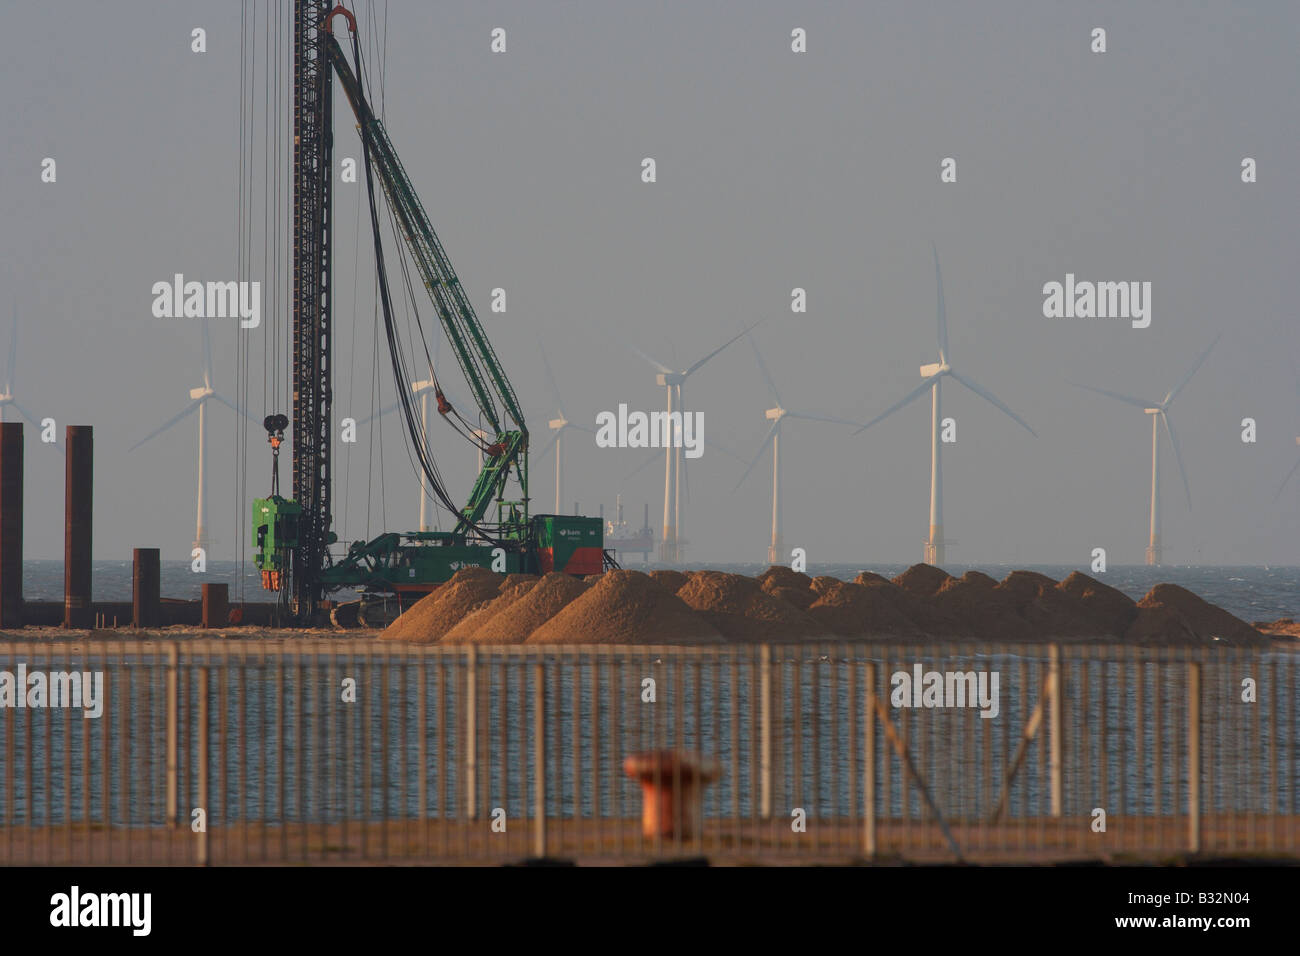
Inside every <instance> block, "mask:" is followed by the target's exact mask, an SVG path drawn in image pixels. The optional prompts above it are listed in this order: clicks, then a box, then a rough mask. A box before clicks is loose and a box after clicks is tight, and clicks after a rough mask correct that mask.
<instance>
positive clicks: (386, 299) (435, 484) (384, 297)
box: [327, 21, 507, 545]
mask: <svg viewBox="0 0 1300 956" xmlns="http://www.w3.org/2000/svg"><path fill="white" fill-rule="evenodd" d="M327 24H328V21H327ZM349 25H350V26H353V25H352V24H351V23H350V24H349ZM350 32H351V39H352V59H353V62H354V63H355V64H356V70H355V72H356V81H357V92H358V98H359V99H360V100H361V101H362V102H364V101H365V87H364V85H363V83H364V80H363V79H362V76H363V66H362V59H361V47H360V43H359V42H358V40H357V33H356V29H355V26H353V28H352V29H351V31H350ZM360 126H361V136H362V146H363V156H364V158H365V167H366V195H367V199H368V201H369V206H370V228H371V232H372V234H373V236H374V243H375V271H376V273H377V275H378V278H379V294H380V302H381V304H382V305H383V310H384V332H385V336H386V338H387V340H388V351H389V356H390V358H391V361H392V366H393V374H394V376H395V377H396V379H397V384H398V388H397V393H398V396H399V398H400V401H401V405H402V412H403V415H404V417H405V418H406V424H407V431H408V433H409V434H410V435H411V438H412V441H413V444H414V445H415V450H416V456H417V457H418V458H419V461H420V467H421V468H422V469H423V470H424V473H425V477H426V478H427V479H428V481H429V485H430V488H431V489H432V490H433V493H434V495H435V497H437V499H438V500H439V501H440V502H441V503H442V505H443V506H444V507H446V508H447V509H448V510H449V511H450V512H451V513H452V514H455V515H457V517H458V518H459V519H460V520H462V521H465V522H466V524H468V525H469V526H470V527H471V528H472V529H473V530H474V531H475V532H477V533H478V534H479V535H480V536H481V537H483V538H484V539H485V540H487V541H488V542H490V543H492V544H497V545H506V544H507V542H506V541H504V540H503V539H501V538H500V537H498V536H497V535H495V534H493V533H492V532H490V531H489V530H488V529H487V528H486V527H485V526H483V525H481V524H478V523H476V522H472V521H469V519H468V518H467V517H466V516H465V514H464V512H462V511H461V510H460V509H459V508H457V507H456V504H455V502H454V501H452V499H451V496H450V495H449V494H448V492H447V489H446V486H445V484H444V482H443V480H442V476H441V475H440V474H439V472H438V469H437V466H436V465H435V464H434V462H433V457H432V455H431V454H430V452H429V447H428V442H427V440H426V436H425V435H424V434H423V433H422V429H421V428H420V427H418V425H417V424H416V423H417V420H418V419H417V415H416V411H415V408H414V406H413V403H412V401H411V397H410V395H409V394H408V393H407V389H406V388H403V387H402V385H403V383H405V382H406V381H408V380H409V378H410V375H409V373H408V372H407V369H406V362H405V359H404V357H403V355H402V350H401V347H400V343H399V342H398V338H397V328H396V324H395V323H394V321H393V308H392V298H391V293H390V291H389V287H388V272H387V268H386V266H385V264H384V249H383V240H382V234H381V230H380V228H379V213H378V210H377V208H376V204H375V189H374V172H373V169H372V163H371V151H372V147H371V144H370V132H369V130H368V129H367V128H366V126H365V124H360ZM399 259H400V257H399ZM402 265H403V268H404V269H405V263H404V262H403V263H402ZM406 280H407V284H408V287H409V282H410V277H409V275H407V277H406ZM417 323H418V313H417ZM420 338H421V344H422V345H424V351H425V357H426V359H428V364H429V368H430V372H431V373H432V367H433V361H432V358H431V357H430V356H429V354H428V344H427V342H425V340H424V336H423V328H421V336H420ZM435 394H436V395H437V397H438V411H439V412H440V413H442V414H443V415H444V416H445V415H446V411H444V407H445V408H447V409H448V410H450V409H451V406H450V404H449V403H448V402H447V400H446V398H445V396H444V395H443V394H442V389H441V388H440V387H439V388H437V390H436V393H435ZM457 417H458V418H459V417H460V416H459V413H457ZM462 421H463V419H462Z"/></svg>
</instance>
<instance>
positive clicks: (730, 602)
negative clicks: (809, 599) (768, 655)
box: [677, 571, 825, 641]
mask: <svg viewBox="0 0 1300 956" xmlns="http://www.w3.org/2000/svg"><path fill="white" fill-rule="evenodd" d="M677 596H678V597H679V598H681V599H682V601H684V602H685V603H686V604H687V606H689V607H691V608H694V609H695V610H696V611H697V612H698V613H699V614H700V615H701V616H703V617H704V619H705V620H706V621H708V622H709V623H710V624H712V625H713V626H714V627H715V628H717V630H718V631H719V632H720V633H721V634H722V635H723V636H724V637H726V638H728V639H729V640H735V641H790V640H799V639H800V638H803V637H810V636H813V635H815V634H819V633H824V631H825V629H824V628H820V627H818V624H817V622H816V621H815V620H813V619H812V618H811V617H809V616H808V615H807V614H805V613H804V612H803V611H800V610H799V609H798V608H797V607H793V606H791V605H790V604H787V603H786V602H785V601H782V600H779V599H778V598H776V597H773V596H772V595H771V594H769V593H768V592H766V591H764V590H763V588H762V586H761V585H760V584H759V582H758V581H757V580H755V579H754V578H751V577H746V576H745V575H743V574H724V573H723V572H721V571H697V572H695V573H694V574H692V575H691V577H690V579H689V580H688V581H687V582H686V584H685V585H683V586H682V588H681V590H680V591H678V592H677Z"/></svg>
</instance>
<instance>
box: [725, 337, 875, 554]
mask: <svg viewBox="0 0 1300 956" xmlns="http://www.w3.org/2000/svg"><path fill="white" fill-rule="evenodd" d="M749 344H750V345H752V346H753V347H754V358H755V359H756V360H757V361H758V368H759V371H761V372H762V373H763V378H764V379H765V380H766V381H767V387H768V390H769V391H770V392H771V393H772V398H773V399H774V400H775V401H776V407H774V408H769V409H767V410H766V411H764V413H763V414H764V415H766V416H767V419H768V421H770V422H771V423H772V426H771V427H770V428H769V429H768V430H767V436H766V437H765V438H764V439H763V443H762V444H761V445H759V446H758V451H757V452H755V453H754V457H753V459H752V460H751V461H750V463H749V467H748V468H746V469H745V473H744V474H743V475H741V476H740V481H738V482H736V487H737V488H739V487H740V486H741V484H742V483H743V482H744V480H745V479H746V478H747V477H748V476H749V473H750V472H751V471H753V470H754V465H756V464H757V463H758V459H759V457H760V456H761V455H762V454H763V449H765V448H766V447H767V445H768V443H769V442H771V444H772V543H771V544H770V545H768V548H767V563H768V564H778V563H780V562H782V561H784V560H785V543H784V541H783V538H782V525H781V423H782V422H784V421H785V420H786V419H787V418H802V419H804V420H806V421H810V422H830V423H831V424H834V425H860V424H861V422H850V421H846V420H845V419H842V418H827V417H825V416H823V415H810V414H808V413H806V412H797V411H792V410H791V409H788V408H786V407H784V404H783V403H782V401H781V394H780V392H778V391H777V389H776V382H774V381H773V380H772V374H771V372H769V371H768V369H767V363H765V362H764V361H763V356H762V355H761V354H760V353H759V351H758V343H756V342H755V341H754V337H753V336H752V335H751V336H750V337H749Z"/></svg>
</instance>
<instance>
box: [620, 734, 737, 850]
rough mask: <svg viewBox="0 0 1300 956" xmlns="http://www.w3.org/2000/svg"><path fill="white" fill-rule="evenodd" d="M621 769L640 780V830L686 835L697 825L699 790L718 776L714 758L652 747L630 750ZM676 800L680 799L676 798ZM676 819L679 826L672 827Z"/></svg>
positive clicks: (666, 835) (647, 834)
mask: <svg viewBox="0 0 1300 956" xmlns="http://www.w3.org/2000/svg"><path fill="white" fill-rule="evenodd" d="M623 772H624V773H625V774H627V775H628V776H629V777H632V778H634V779H636V780H640V781H641V796H642V805H641V832H642V833H643V834H644V835H645V837H646V839H648V840H653V839H654V838H655V837H660V838H673V837H680V838H681V839H683V840H685V839H689V838H691V837H693V836H694V835H695V833H696V831H697V830H698V829H699V824H700V805H701V802H702V801H701V795H702V790H703V788H704V787H705V786H707V785H708V784H710V783H712V782H713V780H714V779H715V778H716V777H717V776H718V764H717V761H715V760H713V759H712V758H711V757H704V756H702V755H700V754H691V753H680V752H678V751H674V750H653V751H650V752H648V753H640V754H632V755H631V756H630V757H628V758H627V759H626V760H624V761H623ZM679 801H680V802H679ZM679 822H680V824H681V829H680V830H678V829H676V825H677V824H678V823H679Z"/></svg>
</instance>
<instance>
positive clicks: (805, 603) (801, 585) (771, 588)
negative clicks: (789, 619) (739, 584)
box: [756, 564, 817, 611]
mask: <svg viewBox="0 0 1300 956" xmlns="http://www.w3.org/2000/svg"><path fill="white" fill-rule="evenodd" d="M756 580H757V581H758V583H759V586H760V587H762V589H763V590H764V591H766V592H767V593H768V594H770V595H772V596H773V597H774V598H777V599H778V600H781V601H785V603H786V604H790V605H792V606H794V607H796V608H798V609H799V610H801V611H806V610H808V608H809V607H811V606H812V603H813V601H815V600H817V592H816V591H814V590H813V589H812V578H810V577H808V575H806V574H803V573H801V572H799V571H791V570H790V569H789V568H787V567H785V566H784V565H781V564H774V565H772V567H770V568H768V569H767V570H766V571H764V572H763V573H762V574H760V575H759V576H758V577H757V578H756Z"/></svg>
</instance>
